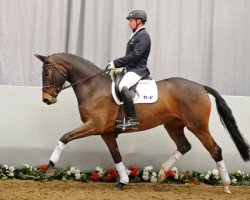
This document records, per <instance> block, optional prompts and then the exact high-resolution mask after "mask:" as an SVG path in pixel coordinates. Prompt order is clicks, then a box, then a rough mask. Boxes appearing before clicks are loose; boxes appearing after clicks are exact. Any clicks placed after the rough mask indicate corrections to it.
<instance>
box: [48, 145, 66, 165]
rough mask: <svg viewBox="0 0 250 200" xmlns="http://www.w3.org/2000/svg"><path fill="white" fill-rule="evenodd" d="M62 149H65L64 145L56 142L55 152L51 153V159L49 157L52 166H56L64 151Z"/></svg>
mask: <svg viewBox="0 0 250 200" xmlns="http://www.w3.org/2000/svg"><path fill="white" fill-rule="evenodd" d="M64 147H65V144H64V143H62V142H61V141H58V143H57V145H56V148H55V150H54V151H53V153H52V155H51V157H50V160H51V161H52V162H53V163H54V164H56V163H57V162H58V160H59V157H60V155H61V152H62V150H63V149H64Z"/></svg>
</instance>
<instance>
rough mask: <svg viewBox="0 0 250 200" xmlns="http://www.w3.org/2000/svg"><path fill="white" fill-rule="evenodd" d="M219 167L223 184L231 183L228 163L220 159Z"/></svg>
mask: <svg viewBox="0 0 250 200" xmlns="http://www.w3.org/2000/svg"><path fill="white" fill-rule="evenodd" d="M216 165H217V168H218V170H219V172H220V176H221V180H222V182H223V185H230V178H229V175H228V172H227V168H226V165H225V163H224V161H223V160H222V161H219V162H217V163H216Z"/></svg>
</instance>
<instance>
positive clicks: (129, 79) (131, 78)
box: [119, 72, 142, 92]
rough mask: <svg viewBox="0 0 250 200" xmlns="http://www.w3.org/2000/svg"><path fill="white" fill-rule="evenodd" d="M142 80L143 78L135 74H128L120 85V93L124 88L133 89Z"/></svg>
mask: <svg viewBox="0 0 250 200" xmlns="http://www.w3.org/2000/svg"><path fill="white" fill-rule="evenodd" d="M141 79H142V77H141V76H139V75H138V74H136V73H135V72H127V73H126V74H125V75H124V77H123V78H122V80H121V82H120V84H119V91H120V92H121V91H122V88H123V87H127V88H128V89H129V88H131V87H132V86H134V85H135V84H136V83H137V82H138V81H139V80H141Z"/></svg>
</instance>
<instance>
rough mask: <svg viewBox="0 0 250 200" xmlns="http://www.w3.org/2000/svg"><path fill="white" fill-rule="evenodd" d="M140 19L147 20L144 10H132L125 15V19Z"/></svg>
mask: <svg viewBox="0 0 250 200" xmlns="http://www.w3.org/2000/svg"><path fill="white" fill-rule="evenodd" d="M132 18H133V19H141V21H142V22H143V23H145V22H146V21H147V14H146V12H145V11H144V10H133V11H132V12H130V13H129V15H128V16H127V18H126V19H127V20H129V19H132Z"/></svg>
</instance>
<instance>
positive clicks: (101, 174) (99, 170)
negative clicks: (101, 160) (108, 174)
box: [95, 166, 104, 177]
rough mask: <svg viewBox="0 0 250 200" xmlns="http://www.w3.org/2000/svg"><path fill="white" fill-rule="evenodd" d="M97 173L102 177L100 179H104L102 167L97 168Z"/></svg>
mask: <svg viewBox="0 0 250 200" xmlns="http://www.w3.org/2000/svg"><path fill="white" fill-rule="evenodd" d="M95 171H96V172H97V173H98V175H99V176H100V177H102V176H103V175H104V170H103V168H101V167H99V166H98V167H96V168H95Z"/></svg>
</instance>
